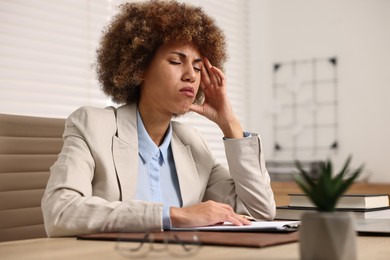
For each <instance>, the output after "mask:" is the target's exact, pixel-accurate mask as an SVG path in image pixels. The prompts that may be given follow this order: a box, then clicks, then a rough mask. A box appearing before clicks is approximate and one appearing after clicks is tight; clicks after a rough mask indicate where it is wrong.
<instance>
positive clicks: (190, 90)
mask: <svg viewBox="0 0 390 260" xmlns="http://www.w3.org/2000/svg"><path fill="white" fill-rule="evenodd" d="M179 91H180V93H182V94H183V95H185V96H187V97H194V96H195V93H194V88H192V87H184V88H181V89H180V90H179Z"/></svg>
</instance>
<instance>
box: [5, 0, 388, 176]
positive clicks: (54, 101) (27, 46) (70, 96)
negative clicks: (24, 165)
mask: <svg viewBox="0 0 390 260" xmlns="http://www.w3.org/2000/svg"><path fill="white" fill-rule="evenodd" d="M121 2H124V1H117V0H112V1H109V0H89V1H88V0H34V1H29V0H0V113H6V114H21V115H32V116H43V117H62V118H65V117H67V116H68V115H69V114H70V113H71V112H72V111H74V110H75V109H77V108H78V107H80V106H84V105H88V106H98V107H105V106H107V105H113V104H112V103H111V101H110V100H109V99H108V98H107V97H105V96H104V95H103V94H102V93H101V91H100V87H99V84H98V82H97V81H96V78H95V73H94V62H95V51H96V47H97V46H98V43H99V38H100V36H101V33H102V30H103V28H104V26H105V25H106V24H107V23H108V22H109V21H110V19H111V17H112V15H114V14H115V13H117V10H118V9H117V6H118V5H119V4H120V3H121ZM182 2H188V3H190V4H194V5H199V6H201V7H203V8H204V10H205V11H206V12H207V13H208V14H210V15H211V16H213V17H214V18H215V20H216V22H217V23H218V25H219V26H221V28H222V29H223V30H224V31H225V34H226V37H227V42H228V51H229V61H228V62H227V64H226V66H225V72H226V75H227V78H228V92H229V96H230V98H231V101H232V104H233V107H234V109H235V112H236V113H237V115H238V116H239V117H240V118H241V120H242V124H243V126H244V128H245V129H246V130H248V131H251V132H256V133H259V134H260V136H261V139H262V141H263V146H264V147H263V149H264V153H265V157H266V161H267V166H268V169H269V171H270V173H271V178H273V179H274V180H285V179H289V178H290V177H291V173H292V171H293V166H292V162H293V161H294V160H296V159H299V160H301V161H304V162H306V163H307V165H309V166H310V165H313V163H315V162H317V161H319V160H324V159H327V158H330V159H332V160H334V162H335V167H336V168H339V167H341V165H342V163H343V162H344V161H345V159H346V158H347V157H348V156H349V155H352V156H353V160H352V164H353V166H355V167H358V166H360V165H361V164H362V163H364V164H365V170H364V174H363V176H361V181H366V182H372V183H390V170H389V169H388V168H389V166H388V163H387V162H388V160H389V159H390V137H389V133H390V116H389V114H388V112H389V111H390V1H388V0H338V1H337V0H223V1H216V0H197V1H195V0H194V1H182ZM114 105H115V104H114ZM179 120H182V121H186V122H188V123H191V124H192V125H194V127H196V128H198V129H199V130H200V131H201V132H202V133H203V134H204V135H205V137H206V138H207V139H208V141H209V144H210V147H211V149H212V150H213V151H214V152H215V154H216V156H217V158H218V160H220V161H221V162H223V163H226V162H225V160H224V149H223V143H222V134H221V132H220V131H219V130H218V129H217V127H216V125H214V124H212V123H210V122H208V121H207V120H205V119H203V118H200V117H198V116H197V115H194V114H188V115H186V116H184V117H182V118H179Z"/></svg>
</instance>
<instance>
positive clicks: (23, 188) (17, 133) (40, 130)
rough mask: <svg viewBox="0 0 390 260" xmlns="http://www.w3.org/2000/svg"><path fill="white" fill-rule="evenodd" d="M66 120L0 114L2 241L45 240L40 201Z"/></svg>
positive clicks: (0, 212)
mask: <svg viewBox="0 0 390 260" xmlns="http://www.w3.org/2000/svg"><path fill="white" fill-rule="evenodd" d="M64 125H65V119H59V118H43V117H32V116H20V115H6V114H0V241H9V240H18V239H28V238H38V237H46V233H45V229H44V226H43V216H42V211H41V199H42V196H43V193H44V190H45V187H46V183H47V180H48V178H49V174H50V172H49V168H50V166H51V165H52V164H53V163H54V162H55V160H56V159H57V155H58V153H59V152H60V150H61V147H62V143H63V141H62V134H63V131H64Z"/></svg>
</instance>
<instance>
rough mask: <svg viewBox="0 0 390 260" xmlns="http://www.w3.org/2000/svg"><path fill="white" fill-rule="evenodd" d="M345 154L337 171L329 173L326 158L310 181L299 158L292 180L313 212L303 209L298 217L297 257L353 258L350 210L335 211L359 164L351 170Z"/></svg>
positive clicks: (353, 237) (352, 219)
mask: <svg viewBox="0 0 390 260" xmlns="http://www.w3.org/2000/svg"><path fill="white" fill-rule="evenodd" d="M350 162H351V156H349V157H348V159H347V161H346V162H345V164H344V166H343V168H342V169H341V171H340V172H339V173H338V174H333V165H332V162H331V161H330V160H327V161H325V162H322V163H320V165H319V171H318V178H317V179H316V180H313V178H312V177H311V176H310V174H309V173H308V172H307V171H306V170H305V169H303V167H302V165H301V163H300V162H299V161H297V162H296V166H297V168H298V170H299V175H297V176H294V179H295V181H296V183H297V184H298V186H299V187H300V188H301V189H302V191H303V192H304V193H305V194H306V196H308V198H309V199H310V200H311V202H312V203H313V204H314V205H315V206H316V208H317V211H316V212H311V213H309V212H307V213H305V214H303V216H302V218H301V222H302V223H301V231H300V252H301V259H303V260H306V259H334V260H341V259H348V260H350V259H356V245H355V237H356V232H355V228H354V216H353V214H352V213H351V212H342V211H336V204H337V201H338V199H339V198H340V196H341V195H342V194H343V193H344V192H345V191H346V190H347V189H348V188H349V187H350V186H351V184H352V183H353V182H354V180H355V179H356V178H357V177H358V176H359V174H360V172H361V171H362V169H363V167H360V168H358V169H356V170H353V171H351V170H350V169H349V164H350Z"/></svg>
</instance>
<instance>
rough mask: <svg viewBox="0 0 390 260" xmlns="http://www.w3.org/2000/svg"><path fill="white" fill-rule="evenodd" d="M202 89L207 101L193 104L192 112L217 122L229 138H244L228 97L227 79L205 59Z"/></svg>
mask: <svg viewBox="0 0 390 260" xmlns="http://www.w3.org/2000/svg"><path fill="white" fill-rule="evenodd" d="M203 64H204V65H203V66H202V70H201V73H202V74H201V77H202V80H201V83H200V87H201V88H202V90H203V93H204V96H205V100H204V103H203V104H202V105H196V104H192V105H191V107H190V110H191V111H194V112H196V113H198V114H200V115H202V116H205V117H207V118H208V119H210V120H211V121H213V122H215V123H216V124H217V125H218V126H219V127H220V128H221V130H222V132H223V134H224V135H225V137H227V138H242V137H243V131H242V128H241V124H240V121H239V120H238V118H237V117H236V115H235V114H234V112H233V109H232V106H231V104H230V101H229V99H228V97H227V91H226V78H225V75H224V73H223V72H222V71H221V70H220V69H218V68H216V67H214V66H212V65H211V63H210V61H209V60H208V59H207V58H203Z"/></svg>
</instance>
